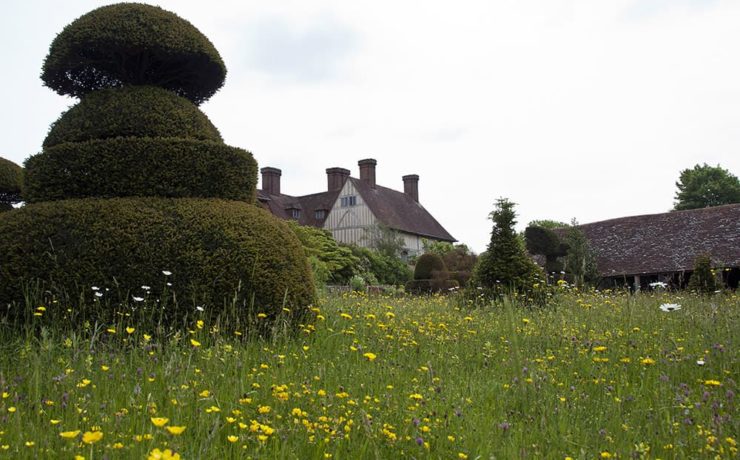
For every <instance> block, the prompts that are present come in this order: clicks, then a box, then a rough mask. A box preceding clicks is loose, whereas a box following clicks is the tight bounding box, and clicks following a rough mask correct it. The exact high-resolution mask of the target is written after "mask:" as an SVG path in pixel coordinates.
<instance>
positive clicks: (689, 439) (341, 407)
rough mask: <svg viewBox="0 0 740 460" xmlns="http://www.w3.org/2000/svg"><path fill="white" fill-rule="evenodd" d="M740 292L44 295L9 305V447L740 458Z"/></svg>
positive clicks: (3, 454)
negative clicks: (168, 298)
mask: <svg viewBox="0 0 740 460" xmlns="http://www.w3.org/2000/svg"><path fill="white" fill-rule="evenodd" d="M663 303H677V304H680V305H681V306H682V308H681V309H680V310H677V311H672V312H664V311H661V310H660V309H659V306H660V305H661V304H663ZM158 305H159V304H156V303H150V309H149V310H146V308H143V307H142V308H141V310H140V311H149V315H150V317H152V318H155V317H156V310H157V308H158ZM39 307H42V308H39ZM739 307H740V301H739V297H738V295H737V294H723V295H717V296H714V297H711V298H707V297H704V298H702V297H695V296H691V295H688V294H667V293H654V294H639V295H629V294H624V293H603V292H602V293H599V292H590V293H578V292H573V291H568V292H561V293H559V294H557V295H556V297H555V298H554V299H553V300H552V301H551V303H550V305H549V306H548V307H547V308H540V309H529V308H525V307H522V306H518V305H516V304H512V303H510V302H504V303H502V304H499V305H495V306H488V307H486V308H475V309H474V308H469V307H467V306H465V304H464V303H463V302H462V301H461V300H460V298H457V297H454V296H451V297H442V296H440V297H436V296H435V297H420V298H414V297H367V296H364V295H356V294H345V295H343V296H338V295H335V296H328V297H324V298H323V299H322V301H321V304H320V305H319V306H318V307H316V308H314V314H315V318H314V319H313V320H312V321H311V322H310V323H309V322H308V321H306V324H304V325H302V326H301V328H300V330H299V331H298V332H297V333H289V332H286V331H282V332H280V331H273V333H272V334H270V335H263V336H261V337H260V336H250V335H249V334H247V330H246V327H251V328H254V324H253V325H251V326H244V327H245V329H244V330H239V328H238V327H237V328H235V327H232V326H233V324H232V323H230V322H228V321H223V320H221V321H219V320H218V319H217V318H212V317H210V316H207V312H201V311H199V310H194V311H193V314H192V316H191V317H190V318H189V319H187V320H186V322H187V324H186V327H185V328H184V330H182V332H178V331H177V330H170V329H165V328H162V327H161V324H160V325H157V324H158V323H157V322H156V321H148V322H147V321H146V320H144V319H142V318H141V317H137V316H136V315H131V314H130V313H126V312H116V313H118V314H117V315H113V316H112V317H111V318H114V319H115V320H112V321H111V322H109V323H108V324H100V323H98V324H96V323H95V322H92V321H91V320H90V319H89V318H88V319H82V318H76V319H74V321H68V322H66V323H65V321H64V320H63V318H71V317H72V316H70V315H71V314H72V313H73V312H72V311H68V309H67V308H66V307H65V306H63V305H61V304H58V303H57V304H50V305H35V304H34V305H33V308H31V311H35V313H36V314H35V315H34V316H31V317H29V318H28V319H27V320H26V321H27V322H28V323H29V324H27V325H26V327H18V326H17V325H13V324H8V323H6V324H2V325H0V327H2V330H0V347H2V350H1V351H2V352H1V353H0V390H1V391H2V399H1V400H0V458H70V459H71V458H75V456H80V458H86V459H93V458H111V459H112V458H147V457H148V458H168V457H167V455H168V454H170V453H172V454H174V453H177V454H179V455H180V457H181V458H281V459H282V458H285V459H293V458H295V459H325V458H338V459H357V458H382V459H393V458H402V457H406V458H449V459H465V458H468V459H474V458H481V459H488V458H501V459H509V458H555V459H564V458H568V457H570V458H573V459H593V458H665V459H670V458H715V457H717V456H718V457H719V458H737V455H738V452H737V447H736V442H737V434H738V427H739V426H738V417H737V416H738V410H737V397H736V394H737V392H738V389H737V382H738V378H739V377H740V375H739V374H740V366H739V365H738V330H740V329H739V327H738V326H739V325H740V324H739V321H738V319H740V309H739ZM55 311H59V312H65V314H63V315H60V314H57V315H55V314H54V312H55ZM261 316H262V315H255V316H254V318H253V319H252V321H254V322H256V323H258V322H259V321H260V320H261V319H262V318H261ZM147 324H150V325H151V326H147ZM278 324H279V322H278ZM179 431H181V432H179ZM167 449H169V451H168V450H167Z"/></svg>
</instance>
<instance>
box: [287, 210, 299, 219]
mask: <svg viewBox="0 0 740 460" xmlns="http://www.w3.org/2000/svg"><path fill="white" fill-rule="evenodd" d="M288 213H289V214H290V217H292V218H293V219H300V218H301V210H300V209H295V208H293V209H288Z"/></svg>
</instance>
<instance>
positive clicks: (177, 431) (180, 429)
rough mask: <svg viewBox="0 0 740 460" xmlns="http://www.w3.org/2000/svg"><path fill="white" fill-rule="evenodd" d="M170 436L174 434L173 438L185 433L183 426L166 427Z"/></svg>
mask: <svg viewBox="0 0 740 460" xmlns="http://www.w3.org/2000/svg"><path fill="white" fill-rule="evenodd" d="M165 429H166V430H167V431H168V432H169V433H170V434H174V435H175V436H177V435H180V434H182V432H183V431H185V427H184V426H168V427H167V428H165Z"/></svg>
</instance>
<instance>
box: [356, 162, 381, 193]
mask: <svg viewBox="0 0 740 460" xmlns="http://www.w3.org/2000/svg"><path fill="white" fill-rule="evenodd" d="M357 164H358V165H359V166H360V180H361V181H363V182H365V183H367V184H368V185H369V186H370V187H372V188H375V165H377V164H378V162H377V161H375V160H374V159H372V158H366V159H364V160H360V161H358V162H357Z"/></svg>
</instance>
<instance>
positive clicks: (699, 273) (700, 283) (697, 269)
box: [689, 254, 717, 294]
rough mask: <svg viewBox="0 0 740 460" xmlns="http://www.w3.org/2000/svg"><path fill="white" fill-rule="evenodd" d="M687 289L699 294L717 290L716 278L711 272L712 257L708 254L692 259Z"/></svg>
mask: <svg viewBox="0 0 740 460" xmlns="http://www.w3.org/2000/svg"><path fill="white" fill-rule="evenodd" d="M689 289H691V290H693V291H696V292H698V293H701V294H711V293H713V292H714V291H716V290H717V280H716V278H715V276H714V273H712V259H711V257H709V254H702V255H700V256H699V257H697V258H696V260H695V261H694V271H693V272H692V273H691V278H689Z"/></svg>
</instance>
